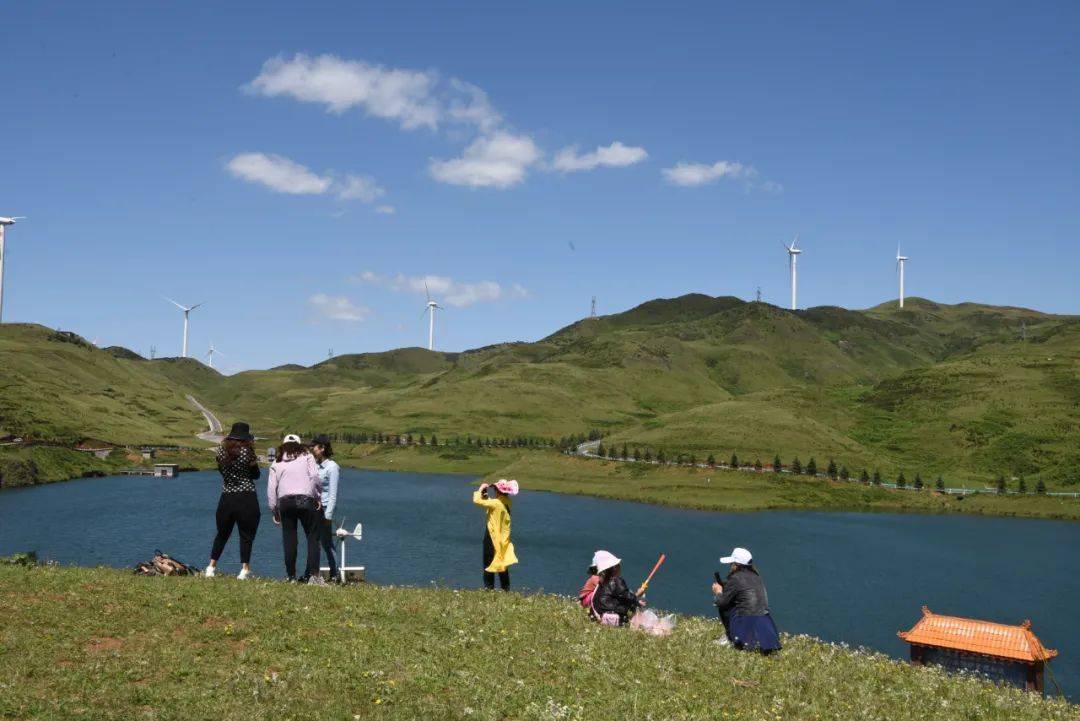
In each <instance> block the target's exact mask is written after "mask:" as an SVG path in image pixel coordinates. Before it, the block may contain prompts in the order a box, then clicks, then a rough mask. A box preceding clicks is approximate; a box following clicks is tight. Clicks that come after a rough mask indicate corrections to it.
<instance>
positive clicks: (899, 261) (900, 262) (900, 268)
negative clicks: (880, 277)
mask: <svg viewBox="0 0 1080 721" xmlns="http://www.w3.org/2000/svg"><path fill="white" fill-rule="evenodd" d="M906 261H907V256H906V255H900V246H899V245H898V246H896V272H897V273H899V274H900V308H903V307H904V263H905V262H906Z"/></svg>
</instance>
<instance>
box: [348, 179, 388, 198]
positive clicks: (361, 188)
mask: <svg viewBox="0 0 1080 721" xmlns="http://www.w3.org/2000/svg"><path fill="white" fill-rule="evenodd" d="M384 195H386V191H385V190H384V189H383V188H381V187H380V186H379V184H378V183H376V182H375V179H374V178H372V177H371V176H369V175H349V176H347V177H346V178H345V180H344V181H342V182H341V183H340V184H339V187H338V190H337V196H338V197H339V198H341V199H342V200H359V201H361V202H363V203H374V202H375V201H376V200H377V199H378V198H381V197H382V196H384Z"/></svg>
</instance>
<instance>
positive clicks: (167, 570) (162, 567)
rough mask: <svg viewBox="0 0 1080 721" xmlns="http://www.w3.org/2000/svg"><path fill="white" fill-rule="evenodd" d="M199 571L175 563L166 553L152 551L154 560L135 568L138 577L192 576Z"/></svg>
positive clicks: (192, 567)
mask: <svg viewBox="0 0 1080 721" xmlns="http://www.w3.org/2000/svg"><path fill="white" fill-rule="evenodd" d="M198 573H199V569H198V568H195V567H194V566H189V565H187V564H186V563H182V562H180V561H177V560H176V559H175V558H173V557H172V556H170V555H169V554H167V553H162V552H161V551H154V558H153V559H152V560H150V561H143V562H142V563H139V564H137V565H136V566H135V574H136V575H138V576H194V575H196V574H198Z"/></svg>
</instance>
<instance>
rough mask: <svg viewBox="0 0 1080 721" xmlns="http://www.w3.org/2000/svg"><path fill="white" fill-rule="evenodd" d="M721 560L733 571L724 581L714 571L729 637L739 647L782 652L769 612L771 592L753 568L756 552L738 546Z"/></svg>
mask: <svg viewBox="0 0 1080 721" xmlns="http://www.w3.org/2000/svg"><path fill="white" fill-rule="evenodd" d="M720 563H722V564H731V571H730V572H729V573H728V575H727V578H725V579H724V580H723V581H721V580H720V573H719V572H716V573H714V574H713V584H712V592H713V597H714V602H715V603H716V610H717V611H718V612H719V613H720V620H721V621H722V622H723V624H724V630H725V631H727V638H728V640H729V641H730V642H731V643H732V644H733V645H734V646H735V648H739V649H747V650H751V651H760V652H761V653H765V654H768V653H772V652H773V651H779V650H780V633H779V632H778V631H777V630H776V623H775V622H773V619H772V614H771V613H770V612H769V594H768V593H767V592H766V591H765V583H764V581H762V580H761V574H760V573H758V570H757V568H755V567H754V557H753V555H752V554H751V553H750V551H748V550H746V549H745V548H736V549H734V550H732V552H731V555H729V556H724V557H722V558H721V559H720Z"/></svg>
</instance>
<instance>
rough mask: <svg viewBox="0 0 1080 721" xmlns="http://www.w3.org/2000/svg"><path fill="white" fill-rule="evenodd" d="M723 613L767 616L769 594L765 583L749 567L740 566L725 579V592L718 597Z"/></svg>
mask: <svg viewBox="0 0 1080 721" xmlns="http://www.w3.org/2000/svg"><path fill="white" fill-rule="evenodd" d="M716 608H717V610H719V611H720V614H721V615H734V616H767V615H768V614H769V594H768V593H766V592H765V583H764V582H763V581H762V580H761V576H759V575H758V574H757V573H755V572H754V571H751V570H750V569H749V568H740V569H739V570H737V571H735V572H733V573H731V574H730V575H728V577H727V578H726V579H725V580H724V592H723V593H722V594H720V595H719V596H717V597H716Z"/></svg>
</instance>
